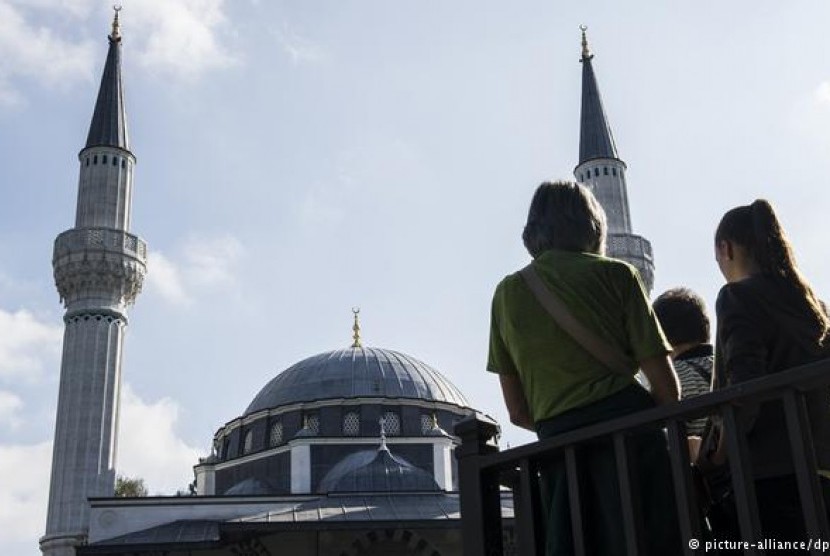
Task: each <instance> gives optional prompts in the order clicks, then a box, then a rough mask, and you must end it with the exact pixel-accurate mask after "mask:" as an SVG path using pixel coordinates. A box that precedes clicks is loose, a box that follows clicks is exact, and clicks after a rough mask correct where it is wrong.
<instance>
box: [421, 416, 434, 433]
mask: <svg viewBox="0 0 830 556" xmlns="http://www.w3.org/2000/svg"><path fill="white" fill-rule="evenodd" d="M431 430H432V415H427V414H426V413H422V414H421V434H426V433H428V432H429V431H431Z"/></svg>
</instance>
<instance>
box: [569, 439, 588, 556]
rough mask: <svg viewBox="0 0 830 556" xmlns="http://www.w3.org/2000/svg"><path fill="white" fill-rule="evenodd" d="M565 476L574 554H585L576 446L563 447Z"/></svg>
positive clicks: (581, 555) (577, 555)
mask: <svg viewBox="0 0 830 556" xmlns="http://www.w3.org/2000/svg"><path fill="white" fill-rule="evenodd" d="M565 476H566V479H567V481H568V502H570V507H571V532H572V534H573V547H574V554H575V556H585V554H586V551H585V528H584V527H583V523H582V500H581V499H580V493H579V468H578V467H577V464H576V448H575V447H573V446H571V447H569V448H566V449H565Z"/></svg>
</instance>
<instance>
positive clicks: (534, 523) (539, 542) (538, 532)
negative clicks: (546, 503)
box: [513, 459, 545, 556]
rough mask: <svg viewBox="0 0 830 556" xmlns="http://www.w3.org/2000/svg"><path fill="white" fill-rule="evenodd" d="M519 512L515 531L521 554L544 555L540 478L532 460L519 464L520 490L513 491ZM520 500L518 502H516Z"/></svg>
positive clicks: (517, 512) (522, 461)
mask: <svg viewBox="0 0 830 556" xmlns="http://www.w3.org/2000/svg"><path fill="white" fill-rule="evenodd" d="M513 497H514V503H516V506H517V511H516V514H515V515H516V518H515V529H516V534H517V537H518V538H517V540H518V545H519V554H528V555H536V556H540V555H541V554H544V551H543V549H544V546H545V543H544V529H543V528H542V527H541V519H540V518H541V514H542V508H541V503H540V496H539V478H538V473H537V471H536V466H535V465H532V464H531V463H530V460H527V459H523V460H521V461H520V462H519V480H518V488H514V489H513ZM516 498H518V500H515V499H516Z"/></svg>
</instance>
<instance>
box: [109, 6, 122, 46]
mask: <svg viewBox="0 0 830 556" xmlns="http://www.w3.org/2000/svg"><path fill="white" fill-rule="evenodd" d="M121 10H122V7H121V4H115V5H113V7H112V11H114V12H115V15H114V16H113V18H112V33H111V34H110V38H111V39H112V40H114V41H120V40H121V24H120V23H119V21H118V12H120V11H121Z"/></svg>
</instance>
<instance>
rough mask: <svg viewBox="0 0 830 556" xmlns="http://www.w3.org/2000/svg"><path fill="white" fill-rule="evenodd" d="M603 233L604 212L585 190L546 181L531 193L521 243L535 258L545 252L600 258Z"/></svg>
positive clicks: (603, 238)
mask: <svg viewBox="0 0 830 556" xmlns="http://www.w3.org/2000/svg"><path fill="white" fill-rule="evenodd" d="M605 233H606V224H605V211H604V210H603V209H602V206H601V205H600V204H599V202H598V201H597V200H596V198H595V197H594V195H593V193H591V191H590V190H589V189H588V188H586V187H585V186H583V185H580V184H578V183H575V182H570V181H557V182H553V183H551V182H545V183H543V184H542V185H540V186H539V187H538V188H537V189H536V193H534V194H533V200H532V201H531V202H530V210H529V211H528V214H527V224H526V225H525V228H524V231H523V232H522V240H523V241H524V244H525V247H526V248H527V250H528V252H530V255H531V256H532V257H534V258H535V257H538V256H539V255H541V254H542V253H543V252H544V251H547V250H548V249H561V250H563V251H582V252H587V253H595V254H597V255H601V254H603V253H604V252H605Z"/></svg>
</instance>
